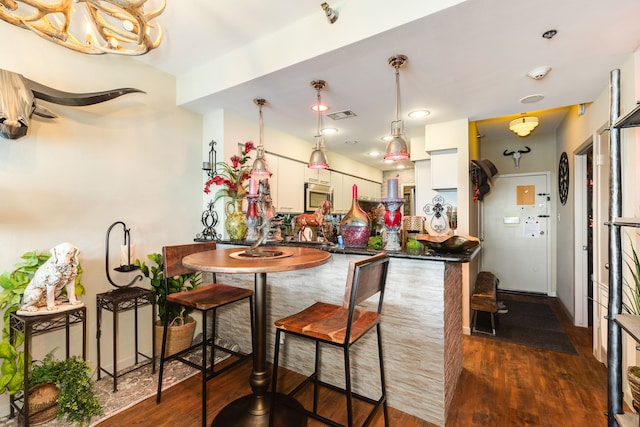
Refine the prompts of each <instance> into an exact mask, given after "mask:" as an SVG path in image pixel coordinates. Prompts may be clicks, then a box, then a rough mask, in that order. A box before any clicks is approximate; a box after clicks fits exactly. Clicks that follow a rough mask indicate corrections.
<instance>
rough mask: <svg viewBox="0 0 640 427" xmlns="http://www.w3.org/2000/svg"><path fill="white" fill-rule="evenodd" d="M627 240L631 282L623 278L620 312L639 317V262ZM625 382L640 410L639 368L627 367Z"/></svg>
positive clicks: (627, 263) (627, 260)
mask: <svg viewBox="0 0 640 427" xmlns="http://www.w3.org/2000/svg"><path fill="white" fill-rule="evenodd" d="M627 237H628V238H629V246H630V247H631V253H630V254H627V259H625V264H626V265H627V268H628V269H629V273H630V274H631V280H629V279H627V278H624V277H623V282H624V285H625V286H624V290H623V293H624V298H622V310H623V311H625V312H627V313H629V314H633V315H636V316H640V261H639V260H638V254H637V253H636V250H635V248H634V246H633V242H632V240H631V236H628V235H627ZM627 380H628V382H629V388H630V389H631V396H632V398H633V407H634V408H635V409H636V410H640V367H639V366H628V367H627Z"/></svg>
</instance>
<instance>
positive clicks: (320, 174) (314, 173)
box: [304, 167, 331, 185]
mask: <svg viewBox="0 0 640 427" xmlns="http://www.w3.org/2000/svg"><path fill="white" fill-rule="evenodd" d="M304 180H305V182H313V183H314V184H326V185H329V184H331V171H329V170H328V169H309V168H308V167H305V168H304Z"/></svg>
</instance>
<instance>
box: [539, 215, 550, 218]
mask: <svg viewBox="0 0 640 427" xmlns="http://www.w3.org/2000/svg"><path fill="white" fill-rule="evenodd" d="M538 218H549V215H538Z"/></svg>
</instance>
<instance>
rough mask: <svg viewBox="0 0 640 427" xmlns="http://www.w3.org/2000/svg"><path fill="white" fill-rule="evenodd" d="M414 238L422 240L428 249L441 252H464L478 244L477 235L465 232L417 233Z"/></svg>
mask: <svg viewBox="0 0 640 427" xmlns="http://www.w3.org/2000/svg"><path fill="white" fill-rule="evenodd" d="M416 240H418V241H420V242H422V243H423V244H424V245H426V246H427V247H428V248H429V249H433V250H434V251H436V252H442V253H457V252H464V251H466V250H469V249H473V248H475V247H476V246H478V245H479V244H480V240H479V239H478V238H477V237H473V236H469V235H466V234H454V235H453V236H432V235H430V234H418V235H417V236H416Z"/></svg>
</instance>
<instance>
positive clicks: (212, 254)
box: [182, 246, 331, 273]
mask: <svg viewBox="0 0 640 427" xmlns="http://www.w3.org/2000/svg"><path fill="white" fill-rule="evenodd" d="M248 249H249V248H246V247H244V248H243V247H239V248H226V249H216V250H213V251H205V252H198V253H195V254H191V255H187V256H186V257H184V258H183V259H182V265H184V266H185V267H188V268H191V269H193V270H199V271H209V272H212V273H274V272H279V271H293V270H302V269H304V268H311V267H316V266H318V265H322V264H324V263H326V262H327V261H329V259H330V258H331V254H330V253H329V252H326V251H322V250H320V249H314V248H301V247H289V246H287V247H284V246H268V247H264V246H260V247H258V249H259V250H267V251H279V252H282V254H281V255H280V256H278V257H273V258H262V257H245V256H242V253H243V252H245V251H246V250H248Z"/></svg>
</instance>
